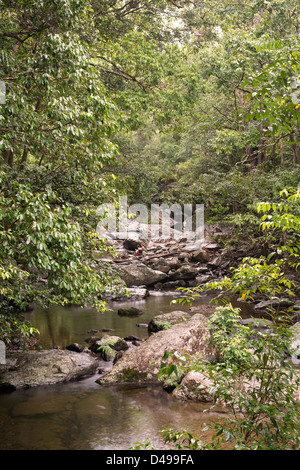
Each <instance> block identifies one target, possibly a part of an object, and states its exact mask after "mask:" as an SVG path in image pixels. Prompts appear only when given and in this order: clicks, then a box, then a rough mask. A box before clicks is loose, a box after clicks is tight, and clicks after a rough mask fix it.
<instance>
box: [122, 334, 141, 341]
mask: <svg viewBox="0 0 300 470" xmlns="http://www.w3.org/2000/svg"><path fill="white" fill-rule="evenodd" d="M124 341H142V340H141V338H139V337H138V336H134V335H129V336H125V338H124Z"/></svg>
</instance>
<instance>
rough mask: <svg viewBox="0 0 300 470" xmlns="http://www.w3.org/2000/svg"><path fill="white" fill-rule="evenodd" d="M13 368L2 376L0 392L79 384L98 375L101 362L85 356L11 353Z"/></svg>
mask: <svg viewBox="0 0 300 470" xmlns="http://www.w3.org/2000/svg"><path fill="white" fill-rule="evenodd" d="M9 356H10V360H12V361H13V366H12V367H10V368H9V369H8V370H6V371H4V372H2V373H1V374H0V390H3V389H9V390H19V389H27V388H31V387H37V386H40V385H50V384H58V383H62V382H68V381H71V380H77V379H79V378H81V377H83V376H86V375H92V374H94V373H96V370H97V368H98V361H97V360H96V359H95V358H94V357H92V356H91V355H90V354H87V353H85V352H83V353H77V352H73V351H67V350H63V351H62V350H59V349H51V350H45V351H16V352H11V353H9Z"/></svg>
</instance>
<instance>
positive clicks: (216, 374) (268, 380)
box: [210, 323, 300, 450]
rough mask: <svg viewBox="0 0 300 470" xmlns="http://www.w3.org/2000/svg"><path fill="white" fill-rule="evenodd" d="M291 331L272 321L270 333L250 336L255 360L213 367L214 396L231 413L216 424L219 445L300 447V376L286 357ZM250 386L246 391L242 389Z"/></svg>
mask: <svg viewBox="0 0 300 470" xmlns="http://www.w3.org/2000/svg"><path fill="white" fill-rule="evenodd" d="M291 335H292V333H291V331H289V330H288V329H287V328H286V327H284V326H282V325H281V326H278V325H276V324H275V323H273V324H272V325H271V327H270V330H269V332H267V333H262V334H259V333H255V334H253V335H251V339H250V340H249V346H248V347H250V348H251V349H252V355H251V361H247V362H246V363H244V364H243V368H242V369H241V368H240V366H239V364H238V363H236V362H235V361H233V362H232V363H231V364H227V365H226V364H225V366H224V364H220V365H218V366H216V367H211V368H210V378H211V379H212V382H213V385H214V386H217V395H216V400H221V401H222V402H224V403H226V404H227V406H229V408H230V412H231V417H230V418H227V419H226V420H225V423H224V424H220V423H218V424H215V426H214V427H215V434H214V437H215V439H216V440H217V442H218V445H220V444H221V443H222V442H223V443H224V442H230V443H232V445H233V448H234V449H238V450H247V449H248V450H250V449H251V450H254V449H255V450H275V449H276V450H280V449H285V450H286V449H299V445H300V427H299V408H298V406H297V403H296V402H295V395H296V393H297V392H298V389H299V385H300V378H299V374H298V373H297V371H296V370H295V369H294V366H293V364H289V363H287V361H286V359H285V353H286V348H287V347H288V345H289V344H290V341H291ZM244 387H246V392H245V390H244Z"/></svg>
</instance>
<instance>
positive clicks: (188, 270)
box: [169, 265, 198, 281]
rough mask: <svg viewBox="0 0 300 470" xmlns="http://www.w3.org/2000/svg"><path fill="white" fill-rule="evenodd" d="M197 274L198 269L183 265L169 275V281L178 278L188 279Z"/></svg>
mask: <svg viewBox="0 0 300 470" xmlns="http://www.w3.org/2000/svg"><path fill="white" fill-rule="evenodd" d="M197 275H198V270H197V269H196V268H193V267H192V266H190V265H185V266H181V267H180V268H179V269H177V270H176V271H175V272H174V273H173V274H170V275H169V279H170V281H171V280H172V281H177V280H179V279H182V280H189V279H195V278H196V277H197Z"/></svg>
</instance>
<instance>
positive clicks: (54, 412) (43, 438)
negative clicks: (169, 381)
mask: <svg viewBox="0 0 300 470" xmlns="http://www.w3.org/2000/svg"><path fill="white" fill-rule="evenodd" d="M173 299H174V295H163V296H161V295H152V296H150V297H148V298H147V299H146V300H142V301H126V302H124V303H121V302H118V303H112V304H111V305H110V306H109V307H110V309H111V310H109V311H107V312H104V313H99V312H97V311H96V310H93V309H80V308H66V307H58V306H53V307H52V308H51V309H49V310H48V311H46V312H45V311H43V310H41V309H37V310H36V311H34V312H31V313H29V314H27V315H26V317H27V319H28V320H29V321H30V322H31V323H32V325H33V326H35V327H36V328H38V329H39V331H40V333H41V335H40V339H41V345H42V347H44V348H46V349H48V348H52V347H54V346H57V345H58V346H60V347H62V348H64V347H66V346H67V345H68V344H70V343H72V342H79V343H82V344H85V343H84V340H85V339H86V338H87V337H88V336H89V334H88V331H89V330H91V329H96V330H101V329H103V328H106V329H112V330H113V334H115V335H118V336H121V337H124V336H127V335H135V336H138V337H140V338H141V339H143V338H147V337H148V331H147V329H146V328H139V327H138V326H137V323H145V324H147V323H148V322H149V321H150V320H151V319H152V318H153V317H154V316H155V315H158V314H160V313H164V312H170V311H171V310H184V311H188V310H189V304H185V305H184V306H182V305H180V306H179V305H176V304H175V305H174V304H173V305H171V304H170V302H171V300H173ZM208 301H209V299H207V298H204V299H202V300H200V301H197V303H196V304H195V305H197V304H198V305H199V304H203V303H204V304H205V303H206V304H207V303H208ZM125 305H126V306H132V307H137V308H139V309H142V310H143V314H142V315H141V316H139V317H138V318H137V317H135V318H128V317H123V316H119V315H118V313H117V309H118V308H120V307H122V306H125ZM85 345H86V344H85ZM96 378H97V376H96V377H95V376H94V377H90V378H88V379H85V380H82V381H80V382H75V383H68V384H63V385H56V386H47V387H40V388H38V389H30V390H26V391H18V392H13V393H12V394H8V395H0V422H1V428H0V443H1V444H0V448H1V449H2V450H6V449H17V450H60V449H66V450H80V449H82V450H84V449H86V450H88V449H97V450H100V449H103V450H104V449H105V450H111V449H113V450H121V449H125V450H126V449H128V448H129V447H130V446H132V445H133V444H134V442H136V441H139V442H145V440H146V439H147V438H149V439H150V441H151V442H152V443H153V444H154V445H155V448H156V449H163V448H164V447H165V446H164V444H163V440H162V438H161V434H160V431H161V429H163V428H164V427H175V428H184V427H185V426H186V425H187V423H188V429H189V431H191V432H194V433H196V434H197V433H198V430H199V428H200V426H201V424H202V423H203V422H204V421H207V420H208V419H209V418H210V414H207V413H203V409H205V408H206V405H202V404H196V403H183V402H179V401H177V400H175V399H174V398H173V397H172V396H171V395H168V394H167V393H166V392H164V391H163V390H162V389H161V387H150V386H148V387H144V388H136V387H132V386H131V387H129V386H119V387H115V386H114V387H109V388H106V387H102V386H100V385H98V384H96V383H95V380H96Z"/></svg>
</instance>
